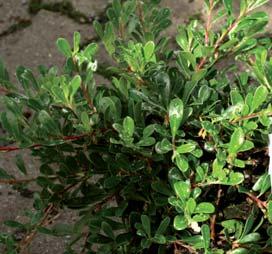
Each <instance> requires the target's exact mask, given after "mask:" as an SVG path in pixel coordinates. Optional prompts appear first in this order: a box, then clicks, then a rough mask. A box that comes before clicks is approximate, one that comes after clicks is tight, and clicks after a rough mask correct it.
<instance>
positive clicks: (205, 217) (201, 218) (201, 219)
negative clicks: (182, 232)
mask: <svg viewBox="0 0 272 254" xmlns="http://www.w3.org/2000/svg"><path fill="white" fill-rule="evenodd" d="M209 218H210V215H209V214H196V215H194V216H193V218H192V219H193V221H196V222H204V221H206V220H208V219H209Z"/></svg>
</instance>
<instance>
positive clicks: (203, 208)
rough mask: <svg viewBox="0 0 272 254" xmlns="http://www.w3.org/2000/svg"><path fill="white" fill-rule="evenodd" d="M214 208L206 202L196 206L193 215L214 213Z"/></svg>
mask: <svg viewBox="0 0 272 254" xmlns="http://www.w3.org/2000/svg"><path fill="white" fill-rule="evenodd" d="M214 211H215V208H214V206H213V204H211V203H208V202H202V203H200V204H198V205H197V207H196V209H195V213H214Z"/></svg>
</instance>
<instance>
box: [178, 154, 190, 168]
mask: <svg viewBox="0 0 272 254" xmlns="http://www.w3.org/2000/svg"><path fill="white" fill-rule="evenodd" d="M175 162H176V165H177V166H178V168H179V170H180V171H181V172H186V171H187V170H188V169H189V163H188V160H187V158H186V157H185V156H183V155H180V154H177V155H176V156H175Z"/></svg>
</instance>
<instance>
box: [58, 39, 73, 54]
mask: <svg viewBox="0 0 272 254" xmlns="http://www.w3.org/2000/svg"><path fill="white" fill-rule="evenodd" d="M57 47H58V50H59V51H60V52H61V53H62V54H63V55H64V56H66V57H71V56H72V50H71V47H70V44H69V42H68V41H67V40H66V39H64V38H59V39H58V40H57Z"/></svg>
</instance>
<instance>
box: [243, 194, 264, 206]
mask: <svg viewBox="0 0 272 254" xmlns="http://www.w3.org/2000/svg"><path fill="white" fill-rule="evenodd" d="M245 194H246V195H247V196H248V197H249V198H250V199H251V200H252V201H253V202H255V203H256V204H257V206H258V207H259V208H260V209H261V210H263V209H266V208H267V203H266V202H265V201H262V200H260V199H259V198H257V197H256V196H254V195H253V194H251V193H249V192H246V193H245Z"/></svg>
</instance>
